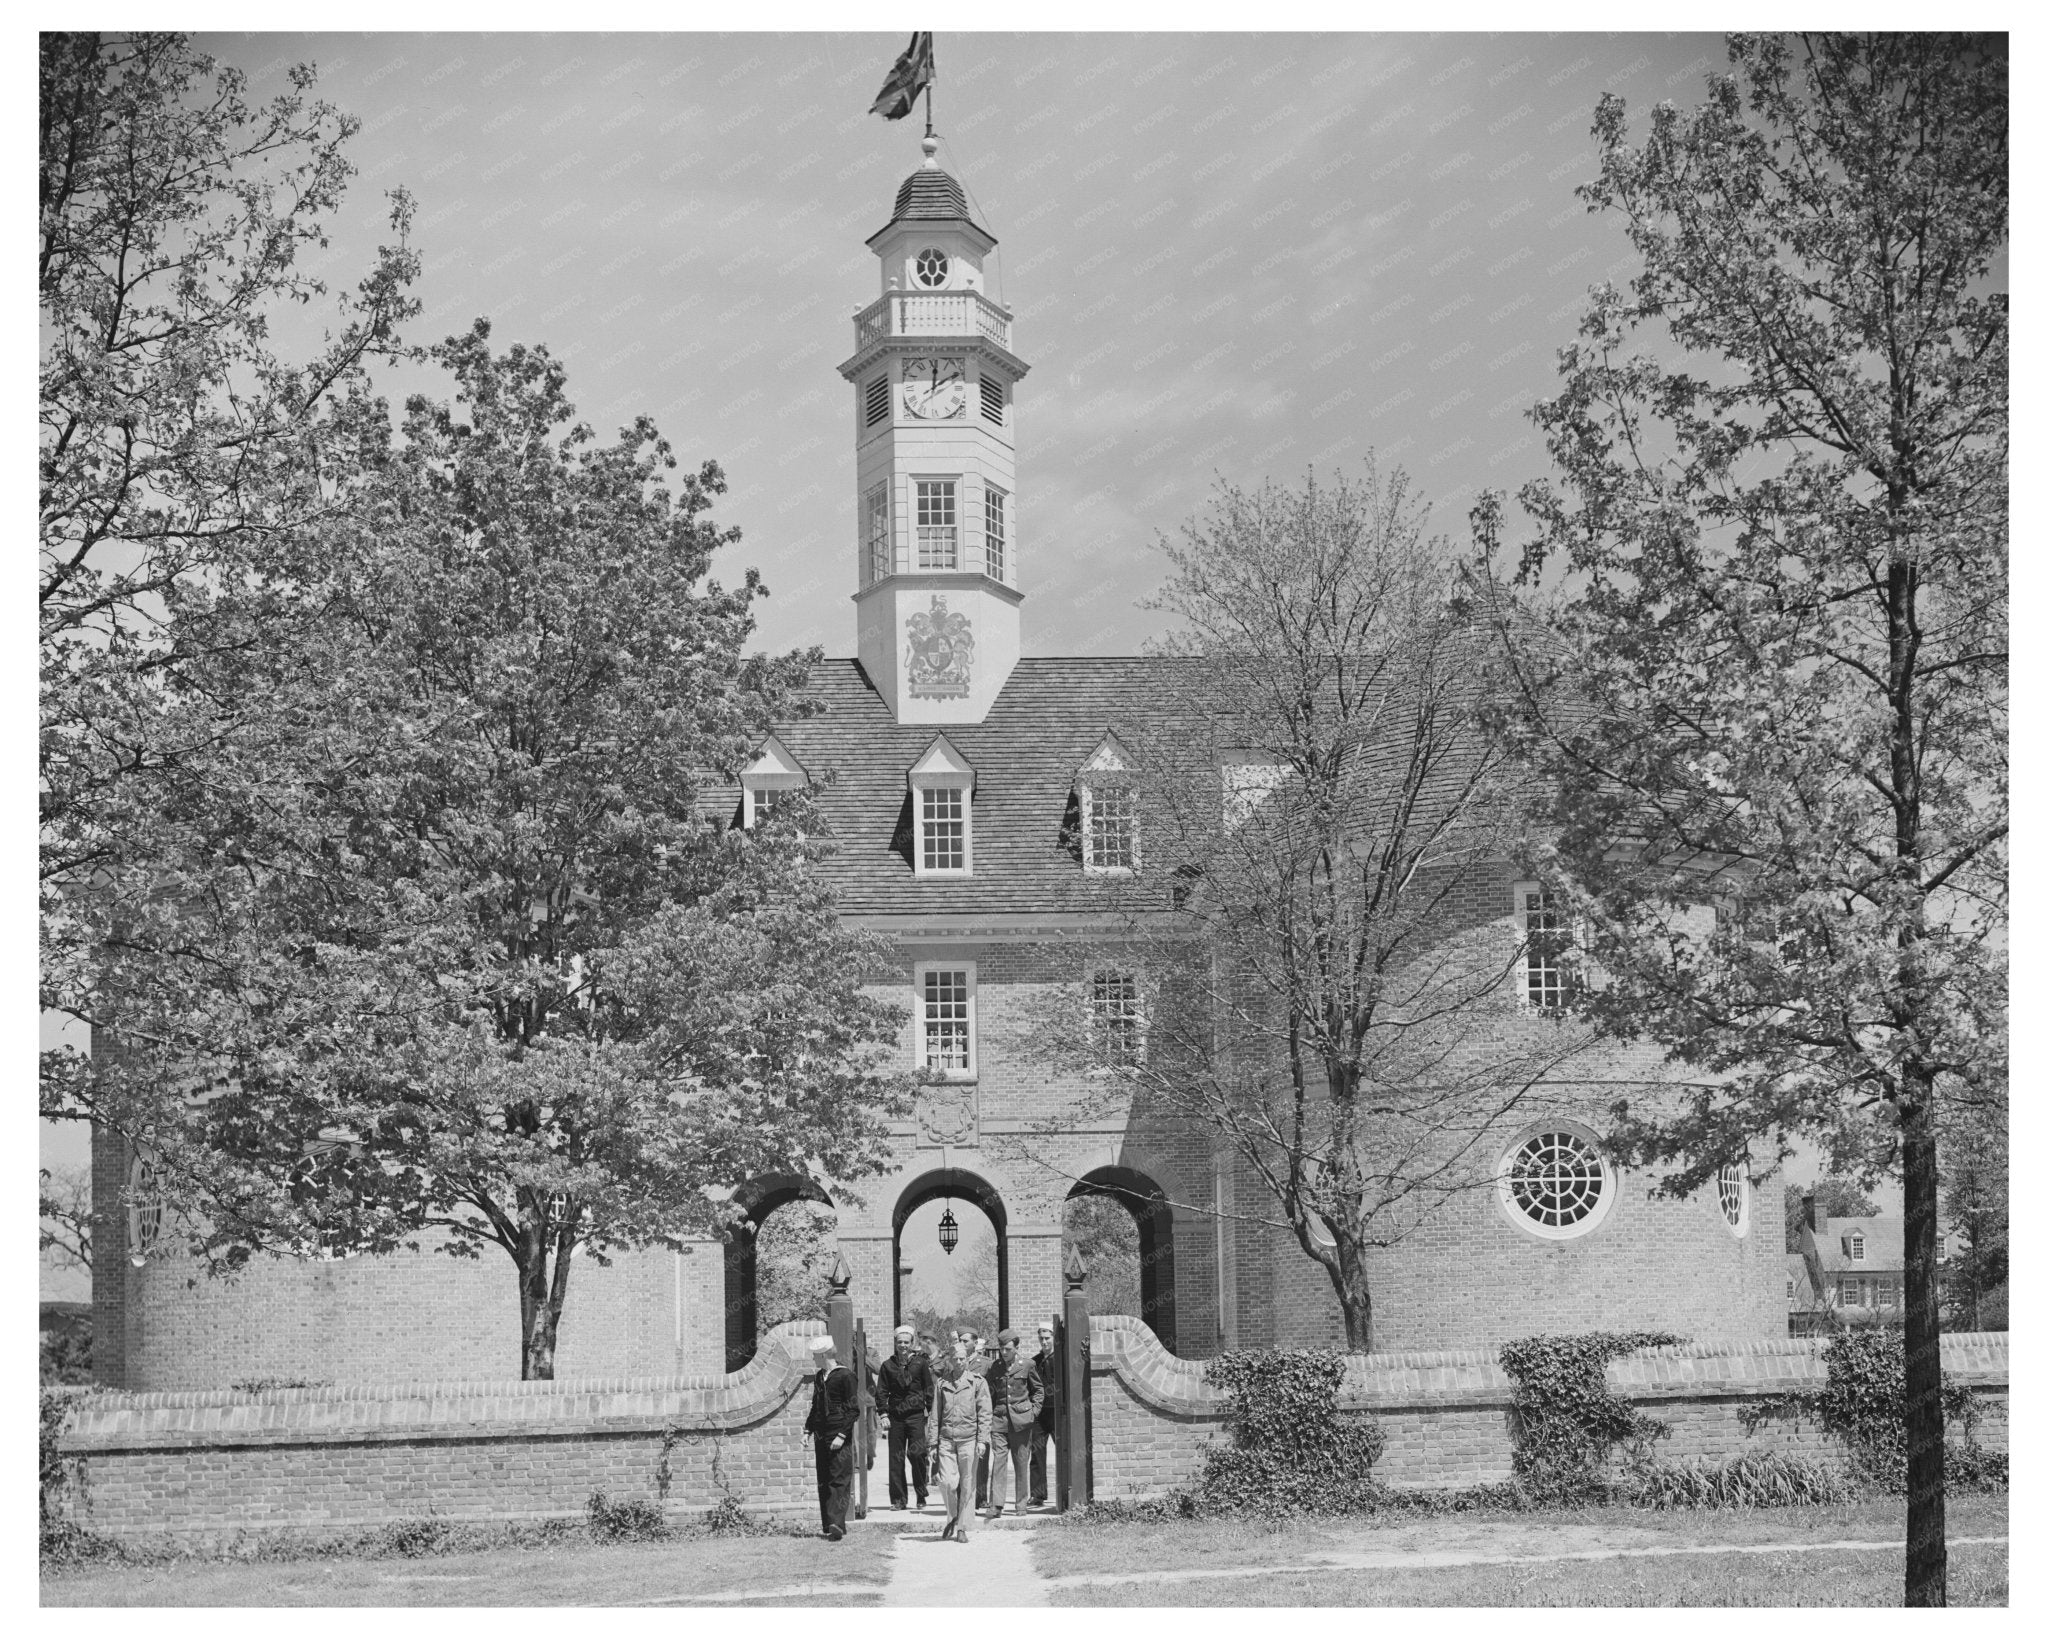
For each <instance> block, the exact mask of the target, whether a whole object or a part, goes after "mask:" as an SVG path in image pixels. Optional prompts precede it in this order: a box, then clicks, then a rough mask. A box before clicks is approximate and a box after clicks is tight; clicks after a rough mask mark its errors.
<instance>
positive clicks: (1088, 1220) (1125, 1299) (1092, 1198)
mask: <svg viewBox="0 0 2048 1639" xmlns="http://www.w3.org/2000/svg"><path fill="white" fill-rule="evenodd" d="M1060 1217H1061V1228H1062V1229H1063V1230H1064V1231H1065V1233H1064V1234H1063V1235H1062V1237H1061V1239H1062V1241H1063V1242H1064V1243H1065V1246H1064V1248H1063V1250H1062V1258H1063V1259H1064V1255H1065V1250H1066V1249H1071V1250H1073V1251H1076V1252H1078V1253H1080V1254H1081V1267H1082V1269H1083V1270H1084V1271H1085V1272H1086V1276H1087V1281H1088V1307H1089V1309H1090V1311H1091V1312H1093V1313H1095V1314H1098V1315H1142V1314H1143V1313H1144V1312H1145V1302H1144V1294H1143V1285H1142V1282H1141V1280H1140V1275H1141V1270H1140V1268H1139V1262H1138V1224H1137V1220H1136V1219H1134V1218H1133V1217H1132V1216H1131V1214H1130V1209H1129V1208H1128V1207H1126V1206H1124V1205H1123V1204H1122V1203H1121V1202H1119V1201H1117V1200H1114V1199H1112V1198H1111V1197H1110V1196H1107V1195H1077V1196H1075V1197H1074V1198H1073V1199H1072V1200H1070V1201H1068V1202H1067V1204H1066V1208H1065V1210H1064V1211H1063V1212H1062V1213H1061V1215H1060Z"/></svg>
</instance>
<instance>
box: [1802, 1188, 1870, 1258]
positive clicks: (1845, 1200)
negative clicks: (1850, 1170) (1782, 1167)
mask: <svg viewBox="0 0 2048 1639" xmlns="http://www.w3.org/2000/svg"><path fill="white" fill-rule="evenodd" d="M1808 1193H1809V1191H1808V1189H1807V1187H1806V1186H1805V1185H1803V1184H1787V1185H1786V1186H1785V1250H1786V1251H1787V1252H1797V1251H1798V1250H1799V1226H1800V1225H1801V1224H1803V1223H1805V1221H1806V1197H1807V1195H1808ZM1810 1193H1811V1194H1812V1195H1813V1196H1814V1198H1815V1200H1816V1201H1817V1203H1818V1204H1819V1206H1820V1209H1821V1210H1822V1211H1823V1212H1825V1213H1826V1214H1827V1215H1828V1216H1829V1217H1830V1218H1872V1217H1875V1216H1876V1215H1877V1203H1876V1202H1875V1201H1873V1200H1872V1199H1871V1198H1870V1197H1869V1196H1868V1195H1866V1194H1864V1193H1863V1191H1862V1190H1861V1189H1859V1188H1857V1186H1856V1182H1855V1180H1854V1179H1850V1178H1817V1179H1815V1180H1814V1183H1813V1186H1812V1190H1811V1192H1810Z"/></svg>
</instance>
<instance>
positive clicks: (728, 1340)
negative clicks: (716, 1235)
mask: <svg viewBox="0 0 2048 1639" xmlns="http://www.w3.org/2000/svg"><path fill="white" fill-rule="evenodd" d="M792 1201H815V1202H817V1203H819V1204H820V1205H821V1206H829V1207H834V1209H835V1210H836V1209H837V1208H836V1203H835V1202H834V1201H833V1199H832V1197H831V1196H830V1195H828V1194H827V1193H826V1192H825V1189H824V1187H823V1186H822V1185H820V1184H819V1183H818V1181H817V1180H816V1179H815V1178H808V1177H806V1176H804V1175H803V1174H802V1173H797V1172H776V1173H769V1174H767V1175H766V1176H764V1177H761V1178H755V1179H752V1180H750V1181H749V1182H747V1183H744V1184H742V1185H740V1187H739V1188H738V1189H736V1190H734V1191H733V1192H732V1204H733V1205H734V1206H736V1207H738V1208H739V1209H740V1210H741V1211H742V1212H743V1213H745V1215H746V1220H747V1223H748V1224H749V1225H750V1226H751V1227H749V1228H742V1227H740V1226H739V1225H737V1224H735V1225H734V1226H733V1228H732V1230H731V1231H730V1232H729V1233H728V1234H727V1236H726V1241H725V1369H726V1370H727V1371H729V1372H736V1371H738V1370H740V1369H741V1368H742V1367H744V1366H745V1365H746V1364H747V1362H748V1361H750V1360H752V1359H753V1358H754V1351H755V1350H756V1349H757V1348H759V1347H760V1343H761V1336H760V1334H761V1296H760V1284H759V1283H760V1270H759V1252H758V1248H757V1245H756V1240H757V1237H758V1235H759V1233H760V1228H761V1226H762V1225H763V1224H765V1223H766V1222H767V1221H768V1219H769V1216H770V1214H772V1213H773V1212H775V1211H776V1209H777V1208H779V1207H786V1206H788V1205H789V1204H790V1202H792Z"/></svg>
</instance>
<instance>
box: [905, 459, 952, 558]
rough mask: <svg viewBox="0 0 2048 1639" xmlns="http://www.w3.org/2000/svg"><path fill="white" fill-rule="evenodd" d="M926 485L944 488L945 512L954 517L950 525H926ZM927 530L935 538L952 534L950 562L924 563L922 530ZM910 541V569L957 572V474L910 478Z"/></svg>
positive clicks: (927, 473) (936, 474) (933, 473)
mask: <svg viewBox="0 0 2048 1639" xmlns="http://www.w3.org/2000/svg"><path fill="white" fill-rule="evenodd" d="M927 485H932V486H937V485H944V486H945V489H946V500H947V502H948V506H947V510H948V511H949V512H951V513H952V515H953V521H952V523H950V524H927V523H926V522H925V521H924V515H925V503H926V496H925V494H924V490H925V487H926V486H927ZM927 529H929V530H932V531H933V532H934V534H935V535H936V534H937V532H938V531H941V530H949V531H950V532H951V534H950V537H949V538H950V543H951V544H950V547H949V556H950V561H949V562H946V563H927V562H925V557H926V553H925V531H926V530H927ZM910 538H911V542H912V545H913V561H912V565H911V567H912V568H914V569H920V570H924V571H926V572H928V573H933V574H942V573H946V572H948V571H952V570H957V569H958V568H959V567H960V475H959V474H958V473H957V472H956V473H943V472H921V473H916V474H914V475H913V476H912V477H911V480H910Z"/></svg>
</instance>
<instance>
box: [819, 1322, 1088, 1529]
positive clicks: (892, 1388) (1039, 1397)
mask: <svg viewBox="0 0 2048 1639" xmlns="http://www.w3.org/2000/svg"><path fill="white" fill-rule="evenodd" d="M811 1355H812V1359H813V1362H814V1364H815V1365H816V1366H817V1373H816V1375H815V1377H814V1378H813V1379H812V1382H811V1411H810V1415H809V1416H808V1417H807V1418H806V1419H805V1420H804V1433H806V1434H807V1435H809V1436H810V1437H811V1441H812V1444H813V1447H814V1449H815V1452H816V1455H817V1466H818V1514H819V1517H820V1519H821V1520H822V1522H823V1532H822V1534H823V1535H824V1537H825V1538H826V1540H827V1541H830V1542H838V1541H840V1540H841V1539H842V1538H844V1537H845V1535H846V1509H847V1503H848V1499H849V1496H850V1493H851V1491H852V1489H853V1433H854V1425H855V1424H856V1423H857V1422H858V1421H859V1418H860V1392H859V1387H858V1385H857V1384H856V1383H855V1382H854V1376H853V1372H852V1371H851V1370H850V1369H849V1368H848V1367H846V1366H845V1365H843V1364H842V1363H841V1362H840V1360H839V1351H838V1346H837V1345H836V1344H834V1342H833V1341H832V1339H831V1337H830V1336H825V1337H814V1338H812V1339H811ZM871 1387H872V1389H873V1391H874V1398H875V1403H876V1405H877V1406H878V1407H879V1409H880V1410H881V1413H882V1415H883V1416H884V1417H886V1418H887V1419H888V1424H889V1506H890V1507H891V1508H893V1509H896V1510H898V1511H899V1512H900V1511H901V1510H903V1509H905V1508H908V1507H909V1506H910V1496H911V1492H912V1491H913V1490H915V1491H916V1493H917V1506H918V1507H919V1508H923V1507H924V1506H925V1505H926V1498H927V1495H928V1490H929V1482H931V1481H936V1483H937V1485H938V1488H939V1500H940V1502H941V1504H942V1506H943V1507H944V1510H945V1515H946V1526H945V1530H944V1531H943V1532H942V1533H941V1535H942V1537H943V1538H944V1539H945V1540H948V1541H952V1542H965V1541H966V1540H967V1528H968V1523H969V1518H970V1514H971V1511H972V1509H973V1508H974V1507H975V1506H976V1505H977V1504H978V1505H980V1506H981V1507H982V1509H983V1516H984V1517H985V1518H988V1519H999V1518H1001V1517H1002V1513H1003V1492H1004V1483H1003V1482H1004V1478H1005V1471H1006V1470H1008V1471H1010V1472H1013V1473H1014V1474H1015V1476H1016V1478H1015V1481H1014V1482H1013V1489H1014V1491H1015V1496H1016V1505H1015V1506H1016V1511H1017V1512H1018V1513H1020V1514H1021V1513H1023V1512H1024V1511H1025V1509H1026V1507H1027V1506H1029V1507H1037V1508H1042V1507H1044V1506H1045V1501H1046V1488H1045V1453H1046V1442H1047V1440H1048V1439H1049V1438H1050V1436H1051V1434H1052V1427H1053V1418H1054V1415H1055V1412H1056V1410H1057V1403H1058V1393H1059V1382H1058V1375H1057V1373H1056V1372H1055V1371H1054V1370H1053V1329H1052V1325H1051V1323H1050V1322H1046V1323H1044V1324H1041V1325H1040V1326H1039V1328H1038V1352H1037V1353H1036V1354H1035V1355H1030V1356H1026V1355H1025V1354H1024V1352H1023V1348H1022V1339H1021V1338H1020V1337H1019V1336H1018V1335H1017V1333H1016V1332H1014V1331H1011V1330H1009V1329H1007V1328H1005V1329H1004V1330H1003V1331H1001V1332H999V1333H998V1334H997V1335H996V1350H995V1354H994V1356H993V1358H992V1357H991V1356H990V1354H989V1351H988V1347H987V1345H986V1344H985V1343H983V1341H982V1340H981V1339H980V1338H979V1337H977V1336H975V1335H974V1334H972V1333H969V1332H956V1333H954V1334H953V1338H952V1341H951V1342H950V1343H949V1344H945V1345H940V1344H938V1343H936V1342H934V1340H933V1339H931V1338H929V1337H923V1338H920V1337H919V1335H918V1333H917V1330H916V1328H915V1327H911V1326H899V1327H897V1328H896V1340H895V1349H894V1351H893V1352H892V1353H891V1354H890V1355H889V1358H888V1359H886V1360H884V1361H883V1362H882V1364H881V1366H880V1367H879V1368H878V1369H877V1370H876V1371H875V1372H874V1374H873V1378H872V1381H871ZM906 1468H907V1469H908V1474H907V1475H906V1473H905V1470H906ZM1027 1498H1028V1502H1027Z"/></svg>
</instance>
